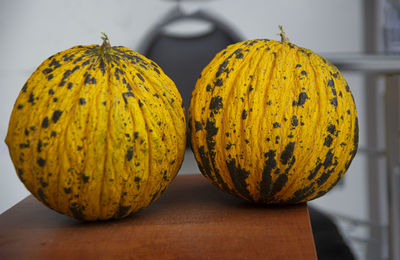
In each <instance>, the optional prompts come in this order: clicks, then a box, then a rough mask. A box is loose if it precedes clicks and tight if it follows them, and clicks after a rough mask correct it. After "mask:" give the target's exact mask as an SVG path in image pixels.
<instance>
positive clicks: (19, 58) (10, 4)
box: [0, 0, 367, 215]
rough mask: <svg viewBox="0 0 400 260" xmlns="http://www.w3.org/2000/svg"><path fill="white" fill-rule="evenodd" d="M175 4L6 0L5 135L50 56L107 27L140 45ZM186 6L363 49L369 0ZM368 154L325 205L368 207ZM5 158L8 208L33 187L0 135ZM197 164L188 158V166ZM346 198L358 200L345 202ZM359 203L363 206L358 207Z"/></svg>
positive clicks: (252, 30) (259, 34) (243, 27)
mask: <svg viewBox="0 0 400 260" xmlns="http://www.w3.org/2000/svg"><path fill="white" fill-rule="evenodd" d="M174 6H175V4H174V3H172V2H170V1H161V0H159V1H156V0H147V1H139V0H135V1H128V0H126V1H94V0H90V1H76V0H63V1H50V0H41V1H28V0H25V1H13V0H9V1H1V2H0V39H1V40H0V88H1V91H2V94H1V95H0V108H1V110H0V111H1V113H0V139H1V140H4V138H5V136H6V131H7V127H8V120H9V116H10V113H11V110H12V107H13V104H14V101H15V99H16V97H17V95H18V93H19V90H20V89H21V87H22V85H23V84H24V82H25V81H26V80H27V78H28V77H29V76H30V74H31V73H32V72H33V70H34V69H35V68H36V67H37V66H38V65H39V64H40V63H41V62H42V61H43V60H44V59H46V58H47V57H49V56H50V55H52V54H54V53H56V52H58V51H61V50H64V49H67V48H70V47H72V46H74V45H78V44H94V43H100V32H101V31H104V32H106V33H107V34H108V35H109V37H110V39H111V44H114V45H124V46H127V47H130V48H132V49H135V48H137V46H138V45H139V43H140V42H141V39H142V37H144V35H145V34H146V32H148V30H149V29H150V28H151V27H152V26H153V25H154V24H155V23H157V21H158V20H159V19H161V17H163V16H164V15H165V14H166V13H167V12H168V11H169V10H170V9H171V8H173V7H174ZM183 7H184V9H185V10H194V9H196V8H199V7H202V8H203V9H207V10H209V11H210V12H212V13H214V14H215V15H218V16H220V17H221V18H223V19H224V20H225V21H227V22H229V23H231V24H232V25H233V26H234V27H236V29H237V30H238V32H239V33H240V34H241V35H242V36H244V38H246V39H251V38H270V39H278V36H277V32H278V28H277V25H278V24H282V25H284V27H285V29H286V32H287V33H288V35H289V38H290V39H291V41H292V42H293V43H295V44H298V45H301V46H303V47H306V48H309V49H312V50H314V51H316V52H319V53H327V52H359V51H362V49H363V42H362V38H363V29H364V28H363V25H362V0H353V1H348V0H335V1H332V0H298V1H292V0H269V1H265V0H264V1H263V0H252V1H240V0H234V1H233V0H231V1H229V0H219V1H205V2H204V3H201V4H200V3H194V4H193V3H190V2H189V3H188V4H185V5H184V6H183ZM347 80H348V81H349V84H350V85H351V86H354V88H353V92H354V95H355V97H356V102H357V106H358V108H359V109H360V108H361V109H362V107H363V105H364V104H363V100H362V98H363V92H362V79H360V78H359V77H357V76H354V75H348V78H347ZM360 86H361V87H360ZM362 125H363V115H362V113H360V126H361V129H362ZM360 135H361V136H360V137H361V143H363V142H365V140H364V139H363V132H362V130H361V133H360ZM362 160H363V159H362V158H360V159H357V160H356V162H355V163H354V165H355V166H354V167H352V169H351V171H350V172H349V173H348V176H349V177H348V179H354V180H351V181H350V180H349V181H348V182H347V183H352V185H353V184H354V183H355V184H357V183H358V185H355V187H354V188H352V191H351V193H348V192H349V191H348V190H349V189H347V191H346V192H345V193H343V189H342V190H340V189H338V191H337V192H336V195H332V198H333V199H329V198H328V197H327V198H326V199H324V200H322V199H321V203H319V204H320V205H321V206H322V207H328V208H329V207H331V206H330V205H333V206H332V207H339V210H340V208H342V210H343V211H344V212H346V213H348V212H350V214H356V215H357V214H358V215H360V214H364V213H365V215H366V212H367V211H366V205H365V202H363V201H362V200H363V197H364V196H365V189H364V187H363V185H364V183H363V182H362V181H361V182H360V180H362V179H363V176H360V175H362V172H363V171H362V167H363V163H362ZM187 162H189V163H193V162H192V161H190V160H187ZM0 165H1V173H0V213H1V212H3V211H4V210H6V209H8V208H9V207H11V206H12V205H14V204H15V203H16V202H18V201H19V200H21V199H22V198H23V197H25V196H26V195H28V192H27V191H26V190H25V188H24V187H23V185H22V184H21V183H20V182H19V180H18V178H17V177H16V174H15V172H14V169H13V166H12V164H11V160H10V158H9V155H8V150H7V147H6V146H5V144H4V142H0ZM190 167H191V166H190V165H185V167H184V169H185V170H187V169H190ZM193 169H196V165H193ZM350 176H351V177H350ZM346 185H347V184H346ZM350 190H351V189H350ZM332 193H335V191H333V192H332ZM346 200H350V201H351V203H347V204H346ZM343 201H344V202H343ZM341 203H344V204H341ZM353 203H354V204H353ZM317 204H318V203H317ZM352 204H353V205H357V206H355V207H352V206H351V205H352ZM335 205H336V206H335ZM338 205H339V206H338ZM340 205H344V206H340ZM352 212H353V213H352ZM357 212H358V213H357ZM360 212H361V213H360Z"/></svg>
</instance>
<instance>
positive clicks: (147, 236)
mask: <svg viewBox="0 0 400 260" xmlns="http://www.w3.org/2000/svg"><path fill="white" fill-rule="evenodd" d="M316 258H317V257H316V252H315V246H314V241H313V236H312V232H311V225H310V220H309V215H308V210H307V205H306V204H300V205H293V206H261V205H254V204H250V203H248V202H245V201H243V200H241V199H238V198H235V197H233V196H231V195H229V194H226V193H224V192H222V191H220V190H218V189H217V188H216V187H215V186H213V185H212V184H210V183H209V182H208V181H207V180H206V179H205V178H204V177H203V176H201V175H199V174H192V175H178V176H177V177H176V179H175V180H174V181H173V182H172V184H171V185H170V187H169V188H168V189H167V190H166V191H165V192H164V194H163V195H162V196H161V198H160V199H159V200H158V201H156V202H154V203H153V204H152V205H150V206H149V207H148V208H146V209H144V210H142V211H140V212H138V213H136V214H135V215H133V216H131V217H128V218H126V219H123V220H112V221H104V222H81V221H77V220H75V219H72V218H69V217H66V216H63V215H61V214H58V213H56V212H54V211H52V210H50V209H48V208H46V207H45V206H44V205H42V204H41V203H40V202H38V201H37V200H36V199H35V198H33V197H32V196H29V197H27V198H26V199H24V200H22V201H21V202H20V203H18V204H17V205H16V206H14V207H12V208H11V209H9V210H8V211H6V212H4V213H3V214H2V215H0V259H316Z"/></svg>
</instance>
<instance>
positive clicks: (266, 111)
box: [189, 31, 358, 204]
mask: <svg viewBox="0 0 400 260" xmlns="http://www.w3.org/2000/svg"><path fill="white" fill-rule="evenodd" d="M281 36H282V41H274V40H265V39H260V40H249V41H243V42H239V43H236V44H233V45H230V46H228V47H227V48H226V49H224V50H222V51H221V52H219V53H218V54H217V55H216V56H215V58H214V59H213V60H212V61H211V62H210V63H209V64H208V65H207V66H206V67H205V68H204V70H203V71H202V73H201V75H200V77H199V79H198V81H197V83H196V86H195V89H194V91H193V93H192V98H191V101H190V108H189V132H190V140H191V147H192V150H193V152H194V155H195V158H196V160H197V163H198V166H199V168H200V170H201V172H202V174H203V175H204V176H205V177H206V178H207V179H208V180H210V181H211V182H212V183H213V184H215V185H217V186H218V187H219V188H220V189H222V190H224V191H226V192H228V193H231V194H233V195H236V196H238V197H240V198H243V199H245V200H248V201H252V202H256V203H264V204H289V203H290V204H291V203H301V202H306V201H309V200H312V199H315V198H318V197H320V196H322V195H324V194H326V193H327V192H328V191H329V190H331V189H332V188H333V187H334V186H335V184H337V183H338V181H339V180H340V179H341V177H342V176H343V175H344V174H345V172H346V170H347V169H348V167H349V166H350V163H351V161H352V159H353V158H354V156H355V154H356V152H357V146H358V120H357V112H356V107H355V103H354V99H353V96H352V94H351V92H350V88H349V86H348V84H347V83H346V81H345V79H344V78H343V76H342V74H341V73H340V72H339V70H338V69H337V68H336V67H335V66H334V65H332V64H331V63H330V62H329V61H327V60H326V59H325V58H323V57H321V56H319V55H317V54H315V53H314V52H312V51H311V50H308V49H305V48H301V47H298V46H296V45H295V44H292V43H290V42H289V41H288V39H287V37H286V36H285V35H284V33H283V31H282V33H281Z"/></svg>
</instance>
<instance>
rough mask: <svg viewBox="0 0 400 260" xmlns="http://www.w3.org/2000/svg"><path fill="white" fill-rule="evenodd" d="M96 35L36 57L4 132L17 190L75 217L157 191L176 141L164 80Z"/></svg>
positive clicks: (178, 159)
mask: <svg viewBox="0 0 400 260" xmlns="http://www.w3.org/2000/svg"><path fill="white" fill-rule="evenodd" d="M103 40H104V42H103V44H102V45H101V46H99V45H89V46H75V47H72V48H70V49H67V50H65V51H62V52H59V53H57V54H55V55H53V56H51V57H49V58H48V59H46V60H45V61H44V62H43V63H42V64H41V65H40V66H39V67H38V68H37V69H36V71H35V72H34V73H33V74H32V75H31V77H30V78H29V79H28V81H27V82H26V83H25V85H24V86H23V88H22V90H21V92H20V94H19V96H18V98H17V100H16V102H15V105H14V109H13V111H12V114H11V118H10V122H9V128H8V133H7V137H6V143H7V145H8V147H9V152H10V156H11V159H12V161H13V163H14V166H15V169H16V172H17V174H18V177H19V179H20V180H21V181H22V182H23V184H24V185H25V187H26V188H27V189H28V190H29V191H30V192H31V193H32V194H33V195H34V196H35V197H36V198H37V199H39V200H40V201H41V202H43V203H44V204H45V205H47V206H48V207H50V208H51V209H54V210H56V211H58V212H60V213H62V214H65V215H68V216H71V217H74V218H77V219H83V220H105V219H111V218H123V217H126V216H128V215H130V214H132V213H134V212H137V211H139V210H140V209H142V208H144V207H146V206H148V205H149V204H150V203H151V202H153V201H154V200H156V199H157V198H159V197H160V195H161V193H162V192H163V191H164V190H165V189H166V187H167V185H168V184H169V183H170V182H171V181H172V180H173V178H174V177H175V175H176V174H177V172H178V170H179V168H180V166H181V164H182V161H183V156H184V152H185V145H186V144H185V142H186V138H185V136H186V122H185V115H184V109H183V106H182V98H181V96H180V94H179V93H178V90H177V88H176V86H175V84H174V83H173V82H172V80H171V79H169V78H168V77H167V76H166V75H165V74H164V73H163V71H162V69H161V68H160V67H159V66H158V65H157V64H155V63H154V62H153V61H151V60H149V59H147V58H145V57H144V56H142V55H140V54H139V53H136V52H134V51H132V50H130V49H128V48H126V47H111V45H110V43H109V40H108V38H107V37H106V36H105V35H104V37H103Z"/></svg>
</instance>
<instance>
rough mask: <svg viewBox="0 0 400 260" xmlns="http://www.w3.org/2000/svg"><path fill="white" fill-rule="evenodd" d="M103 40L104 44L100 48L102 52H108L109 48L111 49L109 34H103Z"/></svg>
mask: <svg viewBox="0 0 400 260" xmlns="http://www.w3.org/2000/svg"><path fill="white" fill-rule="evenodd" d="M101 34H102V36H101V39H102V40H103V44H102V45H101V46H100V48H101V49H102V50H106V49H107V48H111V44H110V40H109V39H108V36H107V34H105V33H104V32H101Z"/></svg>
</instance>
